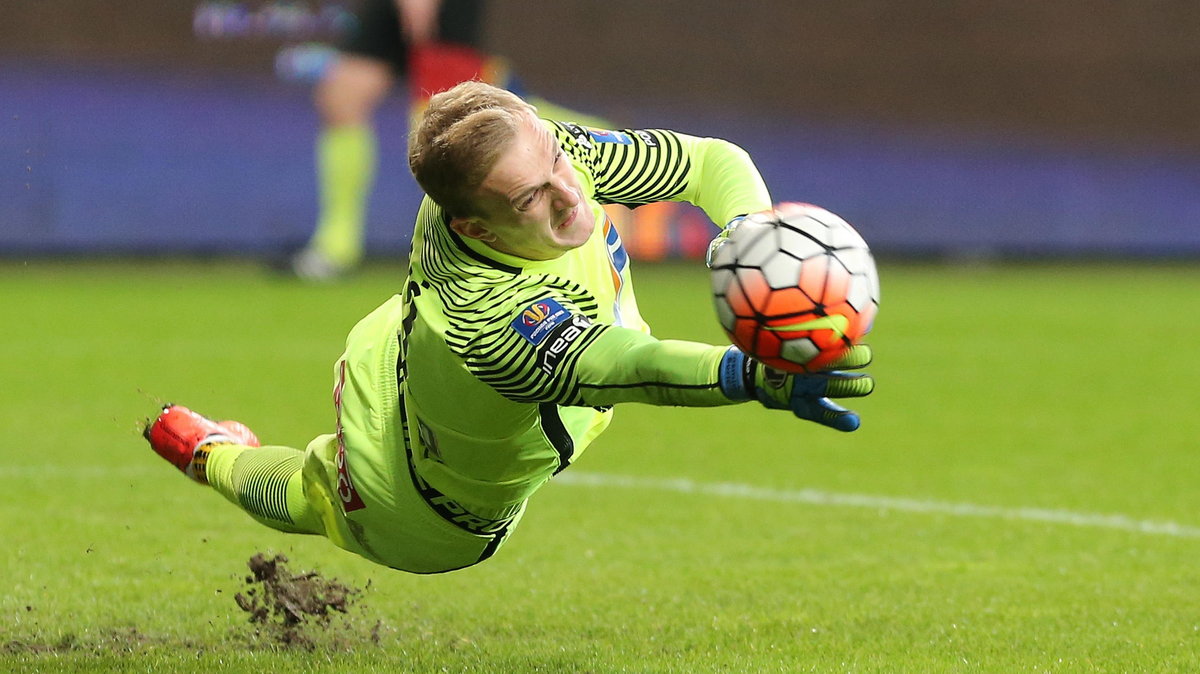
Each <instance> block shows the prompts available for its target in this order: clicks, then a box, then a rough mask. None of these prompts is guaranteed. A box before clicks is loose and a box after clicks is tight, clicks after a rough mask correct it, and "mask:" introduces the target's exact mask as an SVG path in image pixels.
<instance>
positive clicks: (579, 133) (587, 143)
mask: <svg viewBox="0 0 1200 674" xmlns="http://www.w3.org/2000/svg"><path fill="white" fill-rule="evenodd" d="M563 126H565V127H566V128H567V131H569V132H570V133H571V135H572V136H574V137H575V142H576V143H579V144H580V145H582V146H583V147H585V148H587V149H589V150H590V149H591V147H592V137H591V136H589V135H588V132H587V129H585V128H583V127H582V126H579V125H578V124H571V123H570V122H564V123H563Z"/></svg>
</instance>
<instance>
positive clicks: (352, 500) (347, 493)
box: [333, 360, 367, 513]
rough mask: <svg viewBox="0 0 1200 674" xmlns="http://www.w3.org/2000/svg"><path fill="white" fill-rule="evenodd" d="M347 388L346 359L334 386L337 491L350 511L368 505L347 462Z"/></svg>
mask: <svg viewBox="0 0 1200 674" xmlns="http://www.w3.org/2000/svg"><path fill="white" fill-rule="evenodd" d="M345 388H346V361H344V360H343V361H340V362H339V363H338V380H337V384H336V385H335V386H334V387H333V409H334V411H335V412H336V413H337V414H336V419H337V424H336V426H335V427H334V428H335V431H334V432H335V433H336V434H337V459H336V463H337V493H338V499H339V500H340V501H341V503H342V511H343V512H346V513H349V512H353V511H355V510H362V509H363V508H366V507H367V504H365V503H363V500H362V497H360V496H359V495H358V490H357V489H355V488H354V481H353V480H351V479H350V466H349V465H348V464H347V463H346V439H345V436H344V433H343V432H342V390H343V389H345Z"/></svg>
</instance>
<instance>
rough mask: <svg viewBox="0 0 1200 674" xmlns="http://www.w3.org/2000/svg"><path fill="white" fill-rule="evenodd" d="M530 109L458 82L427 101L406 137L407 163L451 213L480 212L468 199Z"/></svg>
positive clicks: (499, 92) (500, 93)
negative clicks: (418, 119)
mask: <svg viewBox="0 0 1200 674" xmlns="http://www.w3.org/2000/svg"><path fill="white" fill-rule="evenodd" d="M535 114H536V110H535V109H534V107H533V106H532V105H530V104H528V103H526V102H525V101H523V100H521V99H520V98H519V97H518V96H517V95H516V94H513V93H512V92H509V91H505V90H504V89H499V88H497V87H493V86H492V85H490V84H485V83H483V82H476V81H468V82H463V83H461V84H458V85H457V86H455V87H454V88H452V89H448V90H446V91H443V92H441V93H439V94H435V95H434V96H433V97H432V98H430V99H429V106H428V107H427V108H426V109H425V114H424V115H423V116H422V117H421V121H420V122H419V123H418V124H417V127H416V129H414V130H413V132H412V134H411V135H410V136H409V141H408V167H409V169H410V170H411V171H412V174H413V177H414V178H416V179H417V184H419V185H420V186H421V189H423V190H425V193H426V194H428V195H429V198H431V199H433V200H434V201H435V202H436V203H437V204H438V205H439V206H441V207H442V208H443V209H444V210H445V211H446V212H447V213H448V214H449V215H450V216H451V217H470V216H475V215H480V213H478V212H477V211H476V208H475V205H474V201H473V197H474V195H475V193H476V192H477V191H478V190H479V187H480V185H482V184H483V181H484V179H485V178H487V175H488V173H490V172H491V170H492V167H493V166H494V165H495V164H496V160H497V159H498V158H499V157H500V154H501V153H502V152H503V151H504V149H505V148H506V147H508V144H509V143H511V142H512V139H513V138H514V137H516V135H517V130H518V129H519V127H520V124H521V119H522V117H523V116H525V115H535Z"/></svg>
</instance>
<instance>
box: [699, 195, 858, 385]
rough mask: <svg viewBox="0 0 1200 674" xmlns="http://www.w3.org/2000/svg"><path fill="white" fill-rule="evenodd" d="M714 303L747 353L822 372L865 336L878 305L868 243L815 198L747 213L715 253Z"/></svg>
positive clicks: (783, 367) (780, 365)
mask: <svg viewBox="0 0 1200 674" xmlns="http://www.w3.org/2000/svg"><path fill="white" fill-rule="evenodd" d="M710 265H711V267H712V289H713V302H714V304H715V305H716V309H717V318H718V319H719V320H720V322H721V327H722V328H724V329H725V332H726V334H728V335H729V338H730V339H731V340H733V343H734V344H736V345H737V347H738V348H740V349H741V350H742V351H744V352H745V353H747V354H749V355H751V356H753V357H755V358H757V359H758V360H760V361H762V362H763V363H766V364H767V365H770V366H771V367H775V368H778V369H780V370H785V371H788V372H795V373H804V372H815V371H818V370H821V369H822V368H824V367H826V366H828V365H829V364H830V363H832V362H833V361H835V360H837V359H838V357H839V356H841V355H842V354H843V353H844V352H845V350H846V349H847V348H849V347H850V346H851V345H853V344H854V343H855V342H857V341H858V340H859V339H861V338H862V336H863V335H865V334H866V333H867V332H868V331H869V330H870V329H871V324H872V322H873V321H874V320H875V313H876V312H877V311H878V309H879V275H878V273H877V272H876V270H875V260H874V258H872V257H871V251H870V249H868V248H867V243H866V241H864V240H863V238H862V237H861V236H859V234H858V232H856V231H854V228H853V227H851V226H850V224H849V223H847V222H846V221H845V220H843V219H841V218H840V217H838V216H836V215H834V214H833V213H830V212H829V211H827V210H825V209H823V208H820V207H818V206H813V205H812V204H801V203H782V204H778V205H776V206H775V207H774V208H773V209H772V210H769V211H763V212H761V213H753V214H750V215H748V216H746V217H745V218H744V219H742V220H741V221H740V222H738V223H737V224H736V225H734V229H733V231H732V232H730V234H729V236H728V240H727V241H725V242H724V243H722V244H721V245H720V246H719V247H718V248H717V249H716V252H715V253H714V255H713V257H712V259H711V261H710Z"/></svg>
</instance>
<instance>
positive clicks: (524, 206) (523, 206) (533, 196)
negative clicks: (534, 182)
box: [517, 187, 542, 211]
mask: <svg viewBox="0 0 1200 674" xmlns="http://www.w3.org/2000/svg"><path fill="white" fill-rule="evenodd" d="M541 194H542V188H540V187H539V188H538V189H536V190H534V191H532V192H530V193H529V196H528V197H526V198H524V199H522V200H521V203H519V204H517V210H518V211H524V210H528V209H529V207H530V206H532V205H533V202H535V201H537V198H538V197H539V196H541Z"/></svg>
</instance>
